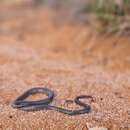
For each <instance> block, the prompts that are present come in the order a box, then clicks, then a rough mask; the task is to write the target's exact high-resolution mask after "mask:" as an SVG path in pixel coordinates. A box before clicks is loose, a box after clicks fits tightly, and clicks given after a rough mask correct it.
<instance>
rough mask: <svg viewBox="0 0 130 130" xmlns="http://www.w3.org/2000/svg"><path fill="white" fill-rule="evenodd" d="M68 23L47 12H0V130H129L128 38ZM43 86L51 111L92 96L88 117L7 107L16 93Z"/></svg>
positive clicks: (129, 80) (4, 10)
mask: <svg viewBox="0 0 130 130" xmlns="http://www.w3.org/2000/svg"><path fill="white" fill-rule="evenodd" d="M66 19H67V20H66ZM70 19H71V18H69V17H68V18H67V17H66V15H65V14H64V15H61V14H57V13H55V12H54V11H51V10H47V9H35V10H32V9H17V8H13V9H12V8H8V9H5V8H1V12H0V75H1V76H0V130H88V128H91V127H95V126H96V127H104V128H107V129H108V130H129V129H130V128H129V127H130V39H129V37H128V36H123V35H108V34H107V35H106V34H105V35H104V34H102V35H101V34H100V35H99V34H98V33H96V31H94V30H93V29H92V28H90V27H88V26H86V25H84V24H81V23H80V22H74V21H73V20H72V19H71V20H70ZM70 21H71V22H70ZM46 85H48V88H50V89H51V90H53V91H54V92H55V93H56V97H55V99H54V101H53V104H54V105H56V106H61V107H65V108H72V109H75V108H77V107H78V106H76V105H75V104H71V103H68V102H66V100H72V99H74V97H75V96H77V95H82V94H83V95H91V96H93V97H94V102H92V103H90V105H91V107H92V112H91V113H89V114H85V115H79V116H73V117H71V116H67V115H64V114H61V113H57V112H54V111H49V110H42V111H37V112H23V111H20V110H16V109H13V108H12V107H11V106H10V103H11V102H12V101H13V100H14V99H15V98H16V97H17V96H18V95H20V93H21V92H23V91H25V90H27V89H28V88H31V87H33V86H46Z"/></svg>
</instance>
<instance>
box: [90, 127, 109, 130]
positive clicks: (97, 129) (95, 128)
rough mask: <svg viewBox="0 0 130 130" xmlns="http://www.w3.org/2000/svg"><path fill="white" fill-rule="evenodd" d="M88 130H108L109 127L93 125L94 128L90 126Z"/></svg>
mask: <svg viewBox="0 0 130 130" xmlns="http://www.w3.org/2000/svg"><path fill="white" fill-rule="evenodd" d="M88 130H108V129H107V128H103V127H93V128H89V129H88Z"/></svg>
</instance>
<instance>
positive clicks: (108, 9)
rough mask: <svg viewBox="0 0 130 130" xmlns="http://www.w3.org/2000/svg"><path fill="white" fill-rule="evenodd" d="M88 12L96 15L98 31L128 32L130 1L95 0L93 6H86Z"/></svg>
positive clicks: (129, 29) (129, 28)
mask: <svg viewBox="0 0 130 130" xmlns="http://www.w3.org/2000/svg"><path fill="white" fill-rule="evenodd" d="M88 7H89V12H91V13H93V14H94V15H96V19H97V20H98V21H99V23H100V25H99V31H101V32H102V31H103V32H104V31H105V32H127V31H130V19H129V17H130V0H118V2H117V1H113V0H108V1H106V0H97V1H95V3H94V4H93V6H91V9H90V6H89V5H87V7H86V8H87V9H88Z"/></svg>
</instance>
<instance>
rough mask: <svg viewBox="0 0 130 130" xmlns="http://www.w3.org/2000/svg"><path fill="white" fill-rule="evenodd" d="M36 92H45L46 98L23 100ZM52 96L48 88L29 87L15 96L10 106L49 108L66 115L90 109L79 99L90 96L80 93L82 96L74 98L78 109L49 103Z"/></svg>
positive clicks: (26, 108) (24, 108)
mask: <svg viewBox="0 0 130 130" xmlns="http://www.w3.org/2000/svg"><path fill="white" fill-rule="evenodd" d="M36 93H43V94H46V96H47V98H45V99H42V100H37V101H26V100H25V99H26V98H27V97H28V96H30V95H33V94H36ZM53 98H54V92H53V91H51V90H50V89H48V88H31V89H29V90H27V91H26V92H24V93H23V94H22V95H20V96H19V97H18V98H16V99H15V100H14V101H13V103H12V107H13V108H17V109H21V110H24V111H37V110H42V109H50V110H54V111H57V112H61V113H64V114H68V115H79V114H85V113H89V112H90V111H91V107H90V106H89V105H87V104H85V103H83V102H81V101H80V99H84V98H87V99H91V100H93V98H92V97H91V96H86V95H82V96H77V97H76V98H75V99H74V102H75V103H76V104H77V105H79V106H81V107H82V108H81V109H78V110H68V109H64V108H60V107H56V106H53V105H50V104H51V102H52V100H53Z"/></svg>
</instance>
